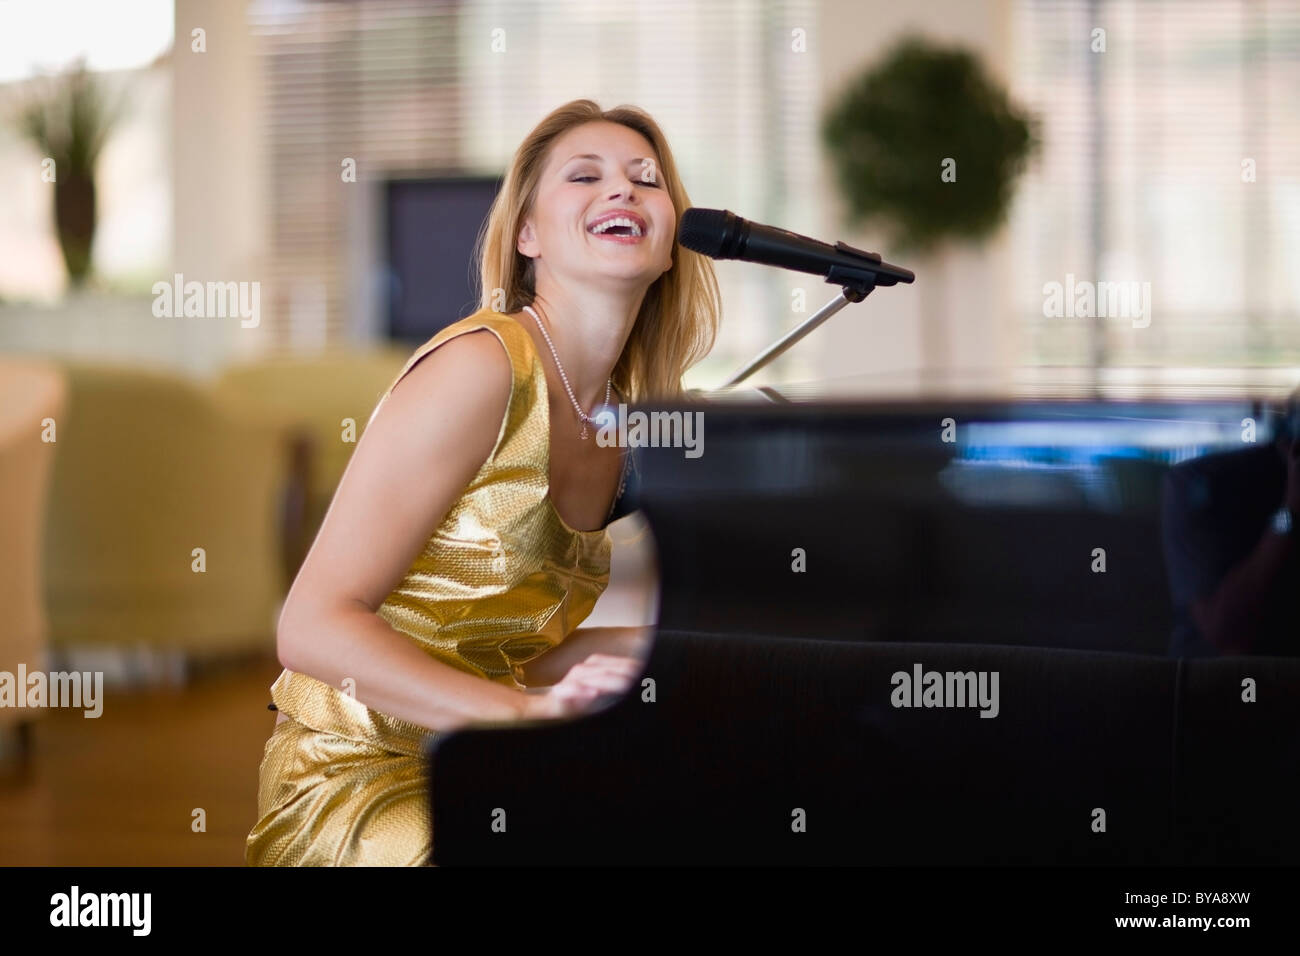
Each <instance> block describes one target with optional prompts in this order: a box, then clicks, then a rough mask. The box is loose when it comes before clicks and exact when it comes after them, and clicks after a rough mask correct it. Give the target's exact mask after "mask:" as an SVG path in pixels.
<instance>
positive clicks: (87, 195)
mask: <svg viewBox="0 0 1300 956" xmlns="http://www.w3.org/2000/svg"><path fill="white" fill-rule="evenodd" d="M54 226H55V229H56V230H57V231H58V234H59V246H60V248H61V249H62V250H63V262H64V264H65V265H66V266H67V268H68V281H69V283H70V284H71V285H72V286H74V287H79V286H81V285H82V284H84V283H85V281H86V277H87V276H88V275H89V274H90V253H91V245H92V244H93V242H94V239H95V179H94V176H93V175H91V174H89V173H80V172H74V173H68V172H65V171H63V170H59V172H58V179H56V180H55V183H54Z"/></svg>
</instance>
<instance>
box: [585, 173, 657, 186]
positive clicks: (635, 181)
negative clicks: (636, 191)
mask: <svg viewBox="0 0 1300 956" xmlns="http://www.w3.org/2000/svg"><path fill="white" fill-rule="evenodd" d="M597 178H599V177H596V176H575V177H573V178H572V179H570V180H569V182H571V183H585V182H595V181H596V179H597ZM632 182H634V183H636V184H637V185H638V186H653V187H654V188H655V189H658V188H659V183H657V182H654V181H650V182H643V181H642V180H640V179H634V180H632Z"/></svg>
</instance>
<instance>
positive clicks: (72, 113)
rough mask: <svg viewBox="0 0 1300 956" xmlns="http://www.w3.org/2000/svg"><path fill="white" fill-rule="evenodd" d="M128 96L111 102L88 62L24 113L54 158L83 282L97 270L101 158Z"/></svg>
mask: <svg viewBox="0 0 1300 956" xmlns="http://www.w3.org/2000/svg"><path fill="white" fill-rule="evenodd" d="M122 106H123V104H122V101H119V102H118V103H117V104H116V105H115V106H109V105H108V104H107V101H106V97H105V95H104V92H103V90H102V89H101V87H100V85H99V83H97V82H96V80H95V78H94V77H93V75H92V74H90V73H89V72H88V71H87V70H86V66H85V63H84V62H79V63H78V64H77V65H76V66H75V67H74V68H73V69H72V70H70V71H69V72H68V73H66V74H64V75H63V76H61V77H58V78H56V79H54V80H52V81H50V82H48V83H46V84H44V88H43V89H42V90H41V91H40V92H39V93H38V94H37V95H36V96H35V97H34V98H33V99H32V100H30V101H29V102H28V103H26V104H25V105H24V106H23V107H22V109H21V110H20V112H19V114H18V119H17V127H18V130H19V132H20V133H22V135H23V136H24V137H25V138H26V139H27V140H28V141H29V142H30V143H31V144H32V145H33V146H35V147H36V149H37V150H38V151H39V152H40V153H41V156H42V157H43V159H48V160H52V161H53V163H52V168H50V174H51V175H52V176H53V185H54V225H55V230H56V231H57V233H58V237H59V247H60V248H61V249H62V250H63V261H64V264H65V265H66V266H67V269H68V281H69V284H70V285H71V286H72V287H73V288H74V289H79V288H81V287H82V286H83V285H84V284H85V282H86V279H87V277H88V276H89V275H90V271H91V252H92V249H93V247H94V242H95V225H96V209H95V164H96V163H97V162H98V160H99V155H100V152H101V151H102V150H103V147H104V143H105V142H106V141H107V139H108V136H109V134H110V133H111V132H112V130H113V127H114V126H116V125H117V122H118V121H119V120H120V119H121V116H122Z"/></svg>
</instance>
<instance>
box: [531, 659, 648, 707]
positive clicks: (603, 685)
mask: <svg viewBox="0 0 1300 956" xmlns="http://www.w3.org/2000/svg"><path fill="white" fill-rule="evenodd" d="M640 673H641V661H639V660H636V659H634V658H631V657H616V656H614V655H612V654H592V655H590V656H589V657H587V658H586V659H585V660H583V661H581V662H580V663H578V664H575V665H574V666H573V667H571V668H569V671H568V673H566V674H565V675H564V677H563V678H561V679H560V681H559V683H557V684H554V685H552V686H551V687H548V688H546V690H545V691H543V692H542V693H540V694H531V695H529V696H528V698H527V700H526V702H525V705H524V708H523V712H522V714H521V716H523V717H526V718H528V717H564V716H567V715H569V714H580V713H583V712H584V711H586V710H587V709H588V708H589V707H590V706H591V704H592V702H593V701H595V700H596V698H598V697H600V696H601V695H603V694H621V693H623V692H624V691H626V690H627V689H628V687H630V686H631V684H632V681H634V680H635V679H636V676H637V675H638V674H640Z"/></svg>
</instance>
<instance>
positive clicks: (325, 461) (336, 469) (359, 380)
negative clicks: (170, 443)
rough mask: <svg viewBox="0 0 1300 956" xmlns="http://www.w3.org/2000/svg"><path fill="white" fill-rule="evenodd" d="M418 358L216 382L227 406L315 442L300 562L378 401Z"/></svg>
mask: <svg viewBox="0 0 1300 956" xmlns="http://www.w3.org/2000/svg"><path fill="white" fill-rule="evenodd" d="M412 351H414V349H410V348H405V347H398V346H387V347H380V348H375V349H370V350H365V351H357V352H342V351H337V352H327V353H325V354H323V355H318V356H309V357H277V358H270V359H265V360H261V361H258V362H254V363H248V364H243V365H236V366H232V367H230V368H228V369H226V370H225V372H224V373H223V374H222V375H221V377H220V378H219V379H218V380H217V382H216V385H215V387H216V390H217V392H218V393H219V394H220V395H221V397H222V399H223V400H224V401H228V402H230V403H231V404H235V405H238V406H240V407H241V408H243V409H245V411H246V413H247V414H249V415H255V416H259V417H266V418H276V419H279V420H281V421H283V422H285V423H286V424H287V425H289V426H291V427H293V428H294V429H295V433H296V434H300V435H305V436H308V437H309V441H310V446H309V448H303V449H300V457H301V461H300V464H301V467H302V469H303V470H304V471H305V480H304V483H305V485H306V491H305V497H306V501H305V507H304V518H303V527H302V528H301V529H300V535H299V540H298V542H297V546H296V552H297V557H298V560H299V561H300V560H301V558H302V557H305V556H306V552H307V549H308V547H309V546H310V544H311V541H312V540H313V539H314V538H315V536H316V531H317V530H318V529H319V527H320V523H321V521H322V520H323V519H324V517H325V512H326V511H327V510H328V508H329V505H330V502H331V501H332V500H333V498H334V491H335V489H336V488H337V487H338V483H339V480H340V479H341V478H342V477H343V471H344V469H345V468H347V465H348V461H349V460H351V458H352V451H353V449H355V448H356V440H358V439H360V438H361V434H362V432H363V431H364V430H365V427H366V424H367V422H368V421H369V420H370V415H371V413H372V412H373V411H374V410H375V405H376V404H378V402H379V397H380V396H381V395H382V394H383V393H384V390H385V389H387V388H388V386H389V385H391V384H392V382H393V379H394V378H396V376H397V373H398V372H400V371H401V369H402V366H403V365H404V364H405V363H406V360H407V359H408V358H410V355H411V352H412ZM347 419H350V420H351V421H352V422H353V423H354V425H355V427H354V428H353V429H352V430H351V431H352V434H351V436H345V428H344V421H345V420H347ZM347 437H351V438H352V440H351V441H348V440H346V438H347ZM292 563H293V568H292V570H291V572H290V573H296V569H297V562H292Z"/></svg>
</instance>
